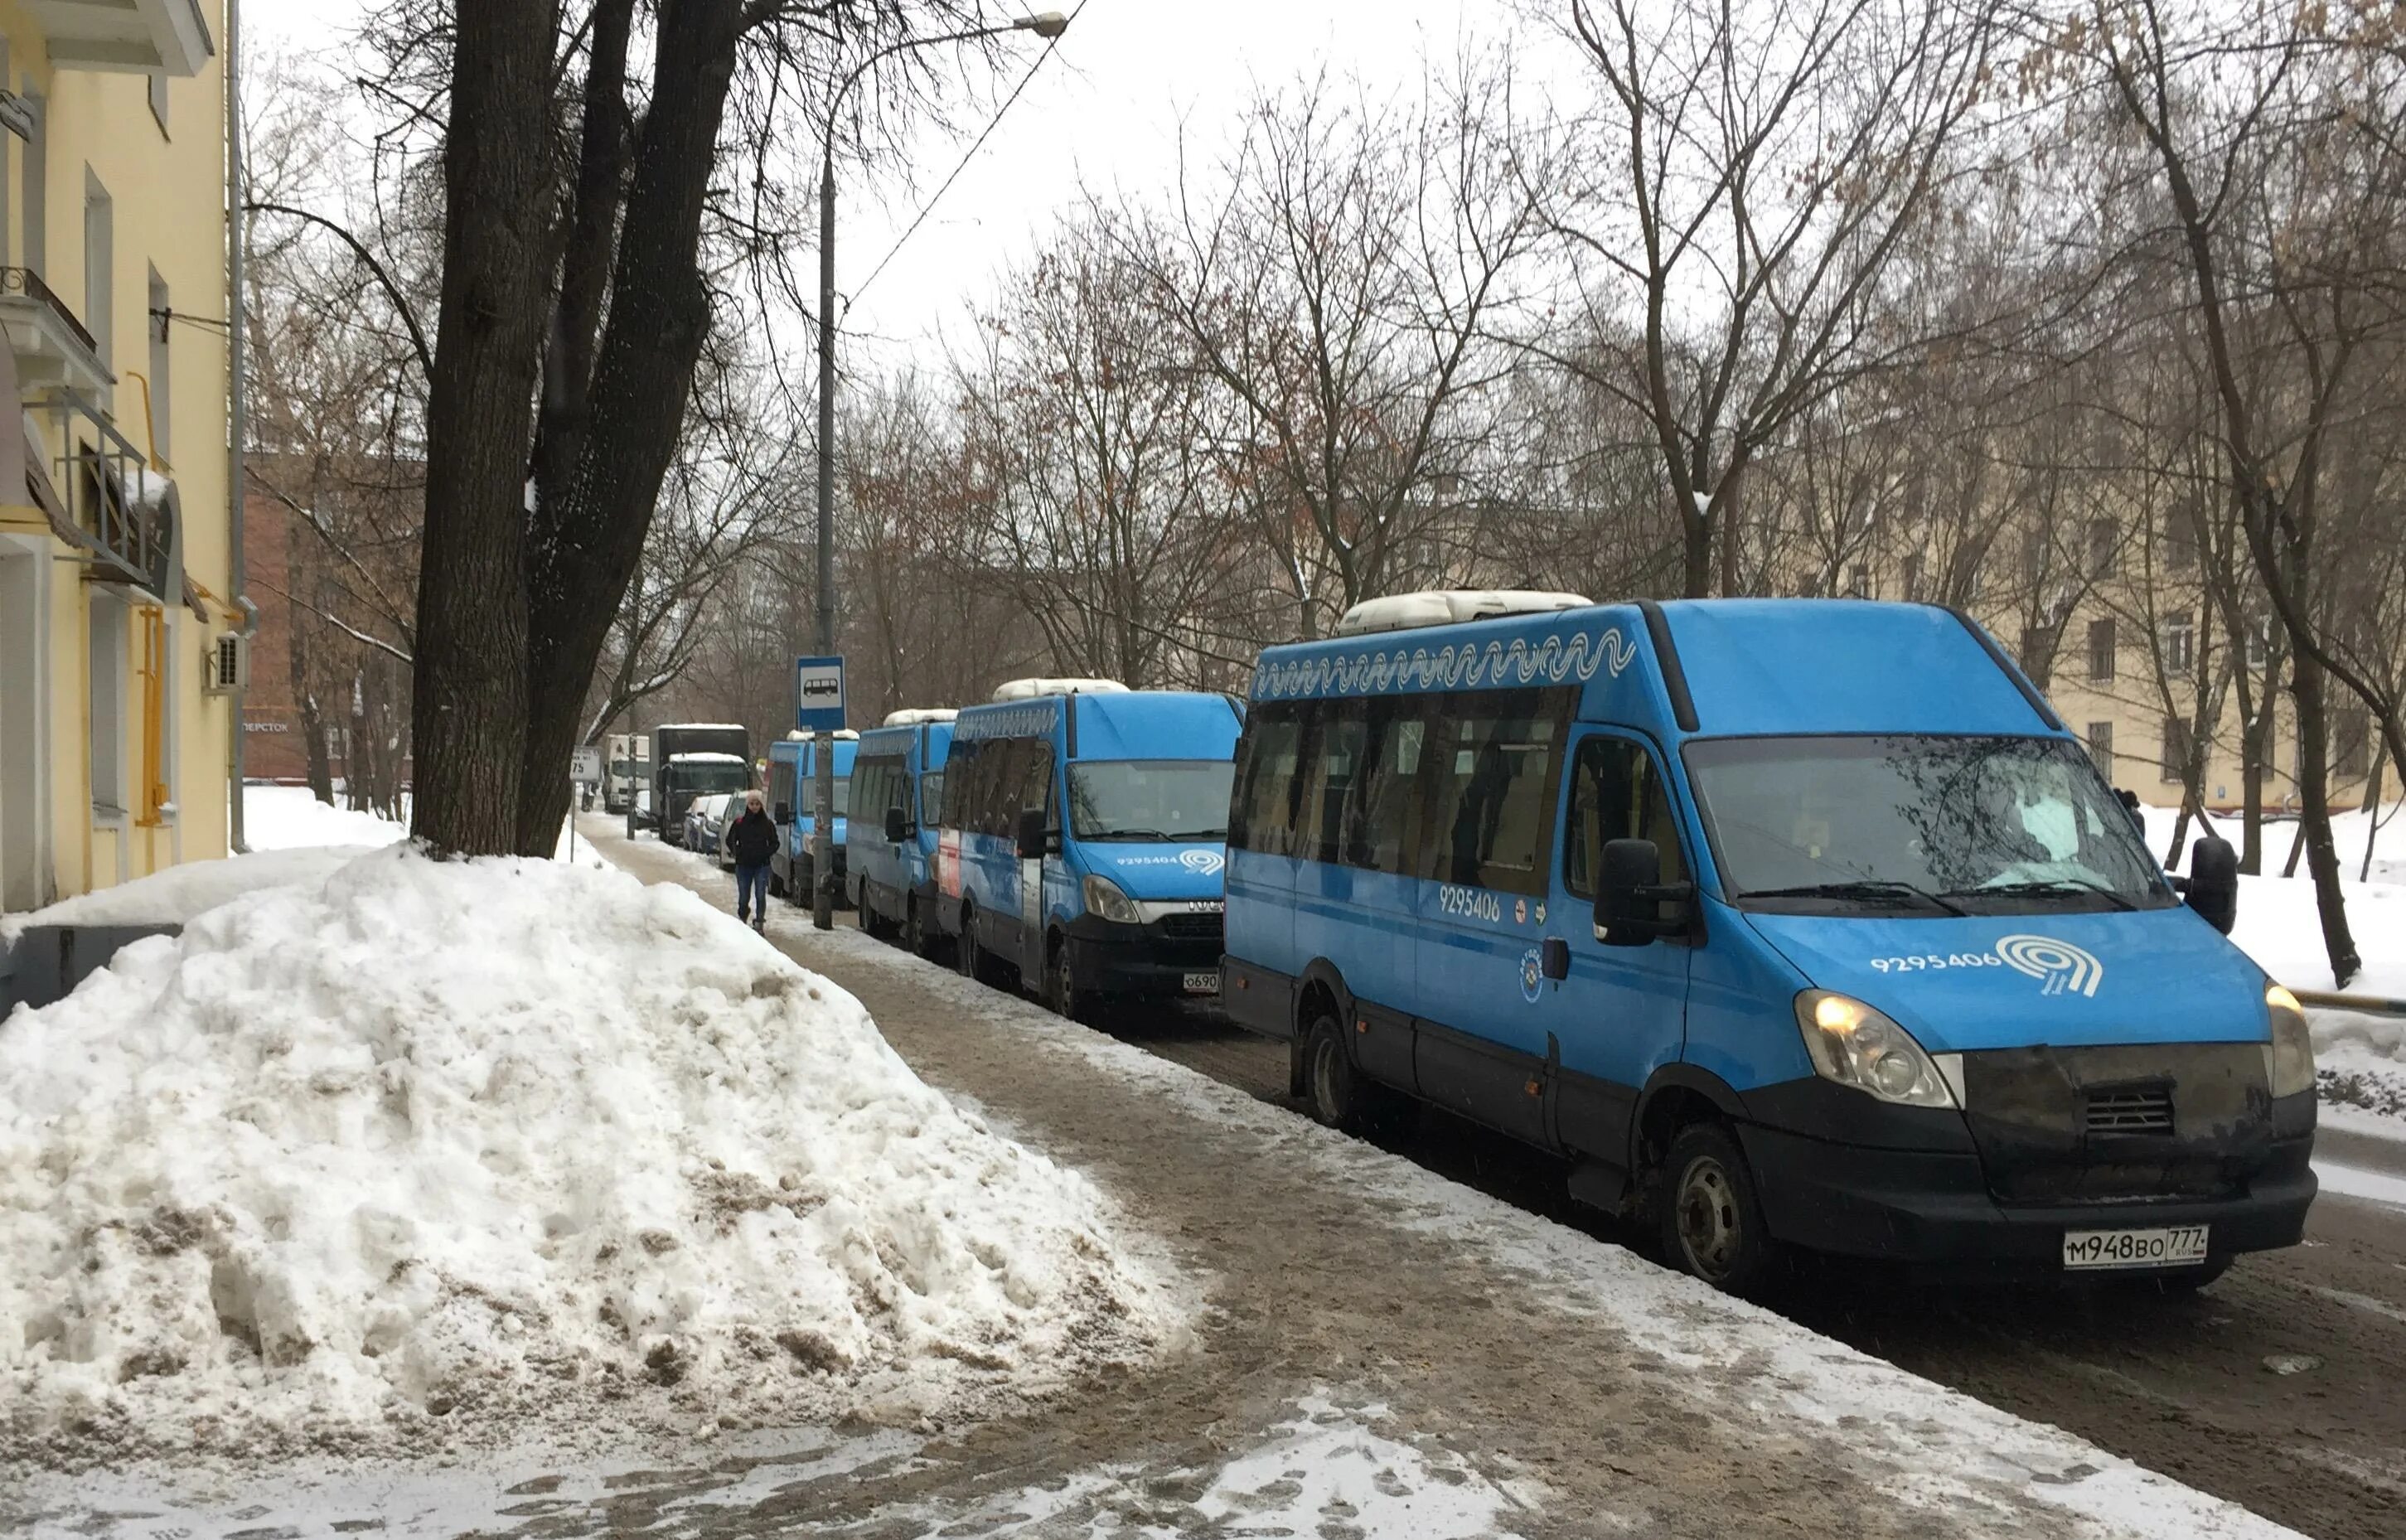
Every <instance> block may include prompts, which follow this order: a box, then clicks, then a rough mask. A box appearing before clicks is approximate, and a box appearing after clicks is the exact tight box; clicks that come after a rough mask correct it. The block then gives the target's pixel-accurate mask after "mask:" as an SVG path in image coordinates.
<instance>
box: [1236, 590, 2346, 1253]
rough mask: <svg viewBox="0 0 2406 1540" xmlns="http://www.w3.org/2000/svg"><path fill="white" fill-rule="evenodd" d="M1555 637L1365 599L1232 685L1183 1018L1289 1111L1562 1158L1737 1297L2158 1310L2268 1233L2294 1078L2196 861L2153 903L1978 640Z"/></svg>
mask: <svg viewBox="0 0 2406 1540" xmlns="http://www.w3.org/2000/svg"><path fill="white" fill-rule="evenodd" d="M1566 604H1571V600H1568V599H1567V598H1565V597H1564V596H1541V597H1540V598H1539V599H1536V600H1530V601H1527V602H1526V603H1525V605H1524V604H1523V603H1521V601H1518V600H1516V599H1515V597H1514V596H1511V595H1508V594H1507V595H1494V594H1488V595H1454V594H1438V595H1411V596H1396V597H1395V598H1394V599H1390V600H1372V601H1370V602H1369V603H1367V604H1366V605H1362V606H1357V607H1356V610H1355V611H1354V612H1352V613H1351V614H1349V615H1348V616H1347V617H1346V623H1345V625H1344V626H1343V627H1342V628H1341V629H1340V634H1337V636H1335V637H1334V638H1332V639H1330V640H1326V641H1321V642H1312V643H1298V644H1295V645H1291V646H1281V647H1273V648H1270V649H1267V651H1265V652H1264V653H1263V655H1262V657H1261V659H1260V663H1259V666H1258V668H1257V670H1256V671H1255V673H1254V676H1253V690H1252V699H1251V703H1250V706H1249V709H1248V713H1247V715H1248V722H1247V727H1246V731H1245V738H1244V744H1243V747H1242V749H1241V751H1240V754H1239V764H1238V784H1237V789H1236V795H1235V799H1234V804H1233V807H1232V810H1231V815H1230V826H1231V827H1230V837H1229V869H1228V878H1227V917H1226V920H1227V956H1226V962H1225V970H1226V980H1225V990H1226V993H1225V996H1224V1003H1225V1006H1226V1008H1227V1010H1228V1012H1229V1014H1230V1016H1231V1017H1232V1018H1233V1019H1234V1020H1236V1021H1237V1022H1238V1023H1240V1024H1244V1025H1246V1026H1249V1027H1252V1028H1253V1029H1254V1030H1257V1031H1260V1032H1263V1033H1267V1034H1269V1035H1271V1036H1273V1037H1277V1038H1285V1039H1287V1040H1288V1041H1289V1042H1290V1043H1291V1044H1292V1045H1293V1046H1292V1051H1291V1060H1290V1062H1291V1066H1292V1073H1293V1077H1294V1082H1295V1093H1296V1095H1299V1096H1305V1097H1308V1098H1309V1104H1310V1107H1311V1109H1312V1110H1313V1111H1314V1112H1315V1114H1316V1115H1317V1116H1318V1117H1319V1118H1321V1119H1322V1120H1323V1122H1326V1123H1332V1124H1337V1125H1340V1126H1342V1125H1346V1124H1349V1123H1353V1122H1355V1121H1356V1120H1359V1119H1361V1118H1363V1117H1365V1116H1376V1115H1377V1114H1378V1113H1379V1111H1380V1108H1381V1104H1382V1103H1385V1104H1392V1103H1393V1102H1394V1100H1395V1099H1396V1098H1398V1097H1417V1098H1420V1099H1422V1100H1423V1101H1426V1102H1430V1103H1434V1104H1436V1105H1437V1106H1440V1107H1443V1108H1445V1109H1449V1110H1451V1111H1453V1112H1456V1113H1459V1114H1461V1115H1463V1116H1465V1117H1467V1118H1470V1119H1473V1120H1475V1121H1477V1122H1479V1123H1485V1124H1487V1125H1489V1126H1490V1127H1493V1128H1495V1129H1500V1130H1502V1131H1503V1132H1504V1133H1506V1134H1507V1135H1510V1136H1513V1137H1517V1138H1520V1139H1522V1140H1525V1141H1527V1142H1528V1143H1530V1144H1533V1145H1536V1146H1539V1147H1541V1148H1543V1149H1545V1150H1548V1151H1555V1152H1558V1153H1560V1154H1562V1155H1564V1156H1566V1157H1567V1158H1568V1159H1569V1161H1570V1162H1571V1163H1572V1164H1571V1166H1570V1180H1571V1190H1572V1192H1573V1194H1575V1195H1577V1196H1578V1197H1580V1198H1582V1199H1584V1200H1586V1201H1588V1202H1591V1203H1593V1204H1596V1205H1599V1206H1601V1207H1603V1208H1607V1209H1610V1210H1614V1211H1617V1212H1621V1213H1623V1214H1626V1215H1629V1216H1630V1217H1632V1218H1635V1219H1637V1220H1639V1221H1640V1222H1643V1223H1646V1224H1649V1225H1652V1226H1658V1227H1659V1235H1660V1240H1661V1243H1662V1246H1663V1250H1664V1252H1665V1253H1666V1254H1667V1256H1668V1257H1669V1259H1670V1260H1671V1261H1672V1262H1674V1263H1675V1264H1677V1265H1678V1266H1681V1267H1683V1268H1685V1269H1686V1270H1687V1271H1689V1272H1691V1273H1693V1274H1695V1275H1696V1276H1698V1277H1700V1278H1702V1279H1706V1280H1707V1281H1709V1282H1712V1283H1714V1284H1717V1285H1720V1286H1721V1287H1723V1288H1726V1289H1731V1290H1733V1291H1744V1290H1746V1289H1748V1288H1751V1287H1754V1286H1757V1285H1759V1284H1760V1283H1762V1281H1763V1280H1764V1279H1765V1278H1766V1276H1767V1274H1768V1273H1769V1271H1770V1270H1771V1269H1772V1267H1773V1266H1774V1264H1775V1263H1776V1261H1777V1260H1778V1259H1779V1258H1780V1257H1781V1256H1782V1254H1783V1252H1786V1251H1788V1250H1791V1249H1793V1250H1805V1251H1817V1252H1822V1253H1833V1254H1838V1255H1844V1256H1851V1257H1857V1258H1869V1259H1884V1260H1888V1261H1891V1262H1897V1263H1904V1264H1912V1265H1913V1267H1914V1268H1915V1269H1916V1270H1922V1269H1927V1270H1931V1271H1944V1272H1947V1273H1954V1272H1959V1271H1969V1272H1972V1273H1974V1274H1976V1275H1978V1276H2002V1275H2008V1274H2012V1275H2031V1274H2035V1275H2041V1276H2053V1277H2058V1278H2062V1277H2079V1276H2088V1275H2091V1274H2096V1273H2106V1272H2115V1271H2121V1270H2129V1271H2130V1272H2134V1273H2139V1274H2143V1275H2144V1277H2145V1278H2146V1279H2151V1280H2153V1281H2154V1282H2155V1283H2156V1284H2157V1285H2158V1286H2159V1287H2162V1288H2166V1289H2179V1288H2187V1287H2193V1286H2195V1285H2197V1284H2200V1283H2202V1282H2204V1281H2207V1280H2209V1279H2213V1278H2215V1277H2216V1276H2218V1275H2219V1274H2220V1273H2221V1272H2222V1270H2223V1269H2225V1268H2226V1267H2228V1266H2229V1264H2230V1262H2231V1259H2232V1258H2233V1257H2235V1256H2237V1255H2238V1254H2240V1253H2242V1252H2245V1251H2252V1250H2264V1249H2268V1248H2272V1247H2282V1246H2290V1245H2294V1244H2296V1243H2297V1241H2298V1240H2299V1238H2300V1234H2301V1231H2302V1229H2303V1226H2304V1222H2305V1216H2306V1209H2307V1207H2308V1205H2309V1204H2310V1203H2311V1202H2312V1200H2313V1198H2314V1190H2315V1189H2314V1175H2313V1172H2312V1169H2311V1167H2310V1165H2309V1157H2310V1155H2311V1153H2312V1149H2313V1143H2314V1053H2313V1048H2312V1045H2311V1043H2310V1041H2309V1038H2308V1037H2307V1030H2306V1023H2305V1020H2304V1017H2303V1015H2302V1013H2301V1012H2300V1010H2299V1007H2298V1002H2297V1001H2296V999H2295V998H2294V997H2293V996H2291V995H2290V994H2289V993H2288V991H2286V990H2285V989H2283V988H2282V987H2280V986H2279V985H2278V984H2276V983H2274V982H2272V981H2271V980H2269V979H2267V978H2266V977H2265V975H2264V972H2263V970H2262V969H2261V968H2257V966H2256V965H2255V964H2254V963H2253V962H2251V961H2249V960H2248V958H2247V957H2246V955H2245V954H2243V953H2242V952H2240V951H2239V950H2238V948H2236V947H2235V946H2233V945H2232V944H2231V943H2230V941H2229V940H2228V939H2227V935H2228V932H2229V925H2230V923H2231V919H2232V916H2233V912H2234V910H2235V906H2236V902H2237V892H2238V883H2237V876H2236V863H2235V860H2234V857H2233V855H2232V853H2231V850H2230V847H2229V845H2228V844H2227V843H2225V842H2224V841H2220V840H2214V839H2208V840H2203V841H2199V842H2198V844H2197V845H2196V846H2194V847H2193V848H2192V851H2191V853H2190V856H2189V862H2188V866H2189V875H2188V876H2187V878H2184V879H2174V878H2169V877H2167V876H2166V875H2165V873H2164V871H2163V869H2161V868H2160V867H2158V865H2157V863H2156V861H2155V860H2154V858H2153V857H2152V856H2151V855H2149V854H2148V852H2147V850H2146V847H2145V845H2144V843H2143V841H2141V840H2140V838H2139V836H2138V832H2137V830H2136V828H2135V827H2133V822H2132V820H2131V818H2130V815H2129V813H2128V812H2127V811H2126V810H2125V808H2124V807H2123V806H2122V805H2121V803H2120V802H2119V801H2118V800H2117V798H2116V793H2115V792H2114V791H2113V789H2112V788H2111V787H2109V786H2108V784H2106V782H2105V781H2104V779H2103V778H2102V777H2101V776H2100V775H2099V773H2098V771H2097V770H2096V768H2095V767H2094V766H2093V765H2092V764H2091V762H2090V761H2089V759H2088V755H2087V753H2086V752H2085V750H2084V748H2083V746H2082V745H2081V744H2080V743H2079V742H2077V741H2076V740H2075V739H2073V736H2072V735H2071V734H2070V733H2069V732H2067V731H2066V730H2065V728H2064V726H2063V724H2062V722H2061V721H2060V720H2059V718H2058V717H2057V714H2056V713H2055V712H2054V711H2053V710H2052V709H2051V708H2050V707H2049V706H2048V704H2047V702H2046V700H2045V698H2044V697H2042V696H2041V694H2040V693H2039V692H2038V690H2037V689H2035V688H2034V687H2033V686H2032V685H2031V683H2030V681H2029V680H2028V679H2027V678H2026V677H2025V676H2024V675H2023V674H2022V673H2021V671H2019V670H2018V669H2017V668H2016V667H2015V666H2014V664H2013V663H2012V662H2011V661H2009V660H2008V659H2007V658H2006V657H2005V655H2004V654H2003V652H2002V651H2001V650H2000V649H1999V647H1998V646H1997V644H1996V643H1995V641H1994V640H1993V639H1992V638H1991V637H1990V636H1989V635H1988V632H1986V631H1985V630H1983V629H1980V627H1979V626H1978V625H1976V624H1975V623H1974V622H1973V621H1972V620H1971V619H1969V618H1968V617H1966V616H1964V615H1960V614H1958V613H1956V612H1954V611H1950V610H1946V609H1938V608H1932V607H1929V606H1923V605H1906V604H1888V603H1875V602H1867V601H1861V600H1696V601H1690V602H1671V603H1661V604H1656V603H1651V602H1640V603H1635V604H1616V605H1608V606H1595V605H1588V604H1584V603H1578V604H1576V605H1574V606H1573V607H1561V606H1564V605H1566ZM1498 612H1501V613H1498ZM1453 615H1470V616H1478V617H1479V618H1468V619H1464V620H1454V619H1452V618H1451V617H1452V616H1453ZM2184 895H2185V896H2186V898H2185V899H2184Z"/></svg>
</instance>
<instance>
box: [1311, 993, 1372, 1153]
mask: <svg viewBox="0 0 2406 1540" xmlns="http://www.w3.org/2000/svg"><path fill="white" fill-rule="evenodd" d="M1303 1060H1304V1100H1305V1102H1306V1103H1307V1104H1308V1105H1309V1107H1310V1109H1311V1115H1312V1118H1313V1120H1314V1121H1316V1122H1318V1123H1321V1124H1323V1126H1325V1127H1329V1128H1335V1129H1338V1130H1340V1131H1342V1132H1344V1133H1348V1134H1351V1133H1355V1132H1358V1131H1359V1130H1360V1128H1361V1126H1362V1122H1363V1118H1362V1113H1363V1105H1362V1079H1361V1077H1360V1076H1358V1075H1356V1074H1354V1072H1353V1055H1352V1051H1351V1050H1350V1049H1349V1048H1348V1047H1347V1046H1346V1042H1345V1028H1344V1027H1343V1026H1342V1025H1340V1024H1338V1022H1337V1018H1336V1017H1334V1016H1326V1015H1323V1016H1322V1017H1320V1018H1319V1019H1318V1020H1316V1021H1314V1022H1313V1023H1312V1024H1311V1025H1310V1027H1309V1030H1307V1031H1306V1032H1305V1033H1304V1035H1303Z"/></svg>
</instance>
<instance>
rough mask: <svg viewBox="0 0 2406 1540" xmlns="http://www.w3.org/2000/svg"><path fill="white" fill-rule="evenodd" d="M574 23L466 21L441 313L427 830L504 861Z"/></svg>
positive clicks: (551, 15) (518, 746)
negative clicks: (564, 90)
mask: <svg viewBox="0 0 2406 1540" xmlns="http://www.w3.org/2000/svg"><path fill="white" fill-rule="evenodd" d="M454 29H455V41H454V45H453V49H452V63H451V111H450V121H449V124H448V129H447V132H446V137H445V147H444V153H443V184H444V194H445V200H446V203H445V210H444V221H443V222H444V230H443V314H442V322H441V326H440V328H439V330H438V331H437V332H436V336H435V344H434V371H433V377H432V381H431V384H430V389H429V391H428V397H427V410H426V523H425V532H424V543H423V547H422V549H423V556H422V558H421V560H420V563H419V568H418V646H417V676H416V708H415V711H414V713H413V714H414V716H415V718H416V721H415V728H416V733H417V793H418V795H417V802H416V807H415V810H414V817H413V820H412V827H413V829H414V832H416V833H417V834H418V836H420V837H421V838H423V839H424V840H426V841H428V842H429V843H430V844H432V846H433V847H434V848H436V849H437V850H441V851H448V852H455V853H458V854H460V855H502V854H506V853H508V852H510V851H512V850H515V849H517V848H518V844H519V841H518V840H517V831H518V786H519V784H520V781H521V779H522V777H523V774H524V765H525V759H526V755H525V746H526V734H527V704H528V686H527V670H526V659H527V624H528V621H527V573H526V513H525V504H524V497H525V493H524V490H523V489H524V487H525V485H526V478H527V468H528V465H527V461H528V453H529V450H530V448H531V444H532V438H533V434H532V418H533V411H534V387H535V374H536V368H537V364H538V362H539V360H540V357H541V352H542V346H543V332H544V317H545V310H546V306H547V300H548V294H547V289H548V284H549V279H550V274H551V266H552V261H551V259H552V250H553V235H552V224H553V219H554V215H555V209H556V205H557V201H558V200H557V196H556V194H557V185H558V168H557V166H556V164H555V162H554V158H553V140H554V125H553V99H552V98H553V92H552V84H551V66H552V48H553V45H554V43H555V42H556V41H557V39H558V35H559V4H558V0H478V3H477V4H475V5H472V6H460V7H456V10H455V15H454ZM613 608H614V610H615V606H614V607H613ZM562 780H563V784H564V781H565V761H564V758H563V762H562Z"/></svg>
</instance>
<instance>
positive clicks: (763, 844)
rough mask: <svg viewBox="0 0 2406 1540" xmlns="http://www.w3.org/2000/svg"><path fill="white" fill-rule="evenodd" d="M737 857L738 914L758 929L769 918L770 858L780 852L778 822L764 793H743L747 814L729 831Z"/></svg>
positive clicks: (731, 852)
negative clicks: (766, 804) (763, 802)
mask: <svg viewBox="0 0 2406 1540" xmlns="http://www.w3.org/2000/svg"><path fill="white" fill-rule="evenodd" d="M727 850H728V854H729V855H733V856H734V857H735V917H736V918H737V919H738V920H748V921H750V922H751V924H752V928H753V929H755V930H758V929H759V928H760V927H761V926H762V925H766V924H767V923H768V920H769V858H770V857H771V856H772V855H776V854H777V824H776V820H774V819H772V818H771V817H770V816H769V814H768V813H767V812H765V811H764V810H763V809H762V807H761V804H760V794H759V793H758V792H757V791H747V792H745V793H744V794H743V817H741V818H738V819H737V820H735V824H734V827H731V828H729V830H728V831H727Z"/></svg>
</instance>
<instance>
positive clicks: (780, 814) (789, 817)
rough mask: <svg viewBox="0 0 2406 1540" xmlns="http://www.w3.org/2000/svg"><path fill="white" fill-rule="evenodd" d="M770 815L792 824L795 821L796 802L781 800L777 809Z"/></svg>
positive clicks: (784, 822) (779, 820) (777, 819)
mask: <svg viewBox="0 0 2406 1540" xmlns="http://www.w3.org/2000/svg"><path fill="white" fill-rule="evenodd" d="M769 816H770V817H771V819H773V820H775V821H776V822H778V823H780V824H790V823H792V822H793V821H794V804H793V803H791V802H780V803H778V804H777V811H776V812H772V813H771V814H770V815H769Z"/></svg>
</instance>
